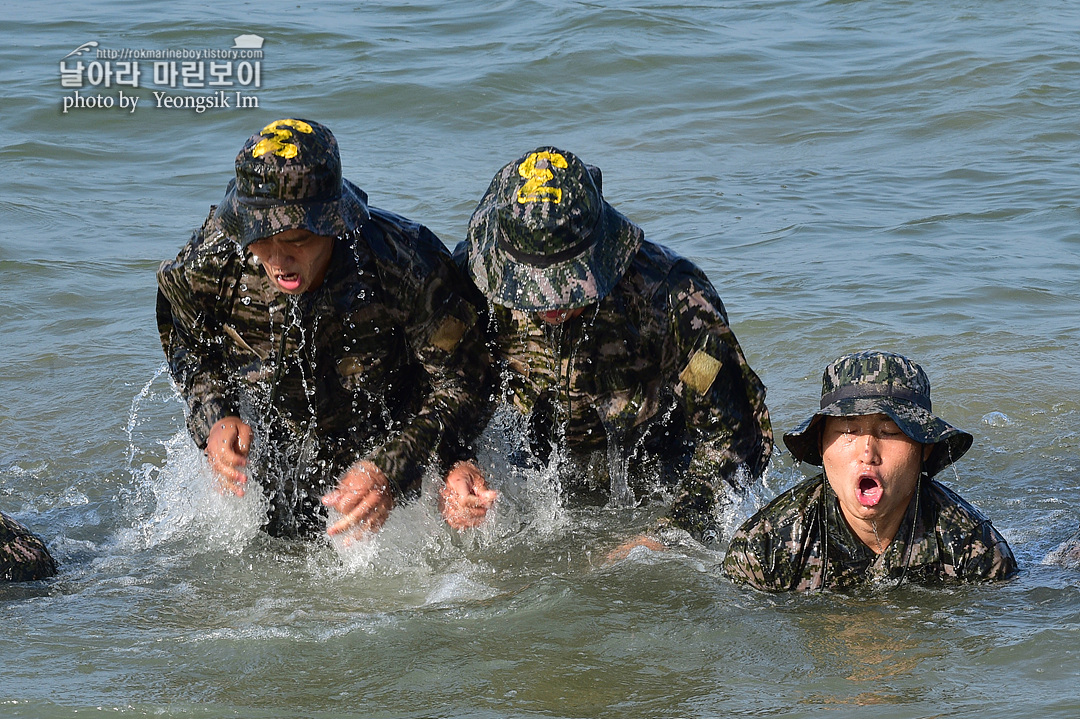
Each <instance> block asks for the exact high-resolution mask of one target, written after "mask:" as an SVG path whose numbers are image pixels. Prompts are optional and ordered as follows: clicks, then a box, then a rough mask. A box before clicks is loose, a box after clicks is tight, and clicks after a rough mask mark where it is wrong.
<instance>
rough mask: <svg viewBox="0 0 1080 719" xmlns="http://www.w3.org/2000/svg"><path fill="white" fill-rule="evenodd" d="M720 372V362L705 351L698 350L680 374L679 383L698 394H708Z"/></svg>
mask: <svg viewBox="0 0 1080 719" xmlns="http://www.w3.org/2000/svg"><path fill="white" fill-rule="evenodd" d="M719 372H720V360H718V359H716V358H715V357H713V356H712V355H711V354H709V353H708V352H706V351H705V350H698V351H696V352H694V354H692V355H690V361H689V362H687V363H686V367H685V368H683V371H682V372H680V373H679V381H681V382H682V383H683V384H685V385H686V386H687V387H689V388H691V389H692V390H694V391H695V392H697V393H698V394H701V395H703V394H706V393H708V391H709V388H710V387H712V383H713V380H715V379H716V375H717V374H718V373H719Z"/></svg>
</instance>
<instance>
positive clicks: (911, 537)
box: [896, 459, 926, 587]
mask: <svg viewBox="0 0 1080 719" xmlns="http://www.w3.org/2000/svg"><path fill="white" fill-rule="evenodd" d="M925 476H926V460H925V459H922V460H920V461H919V478H918V479H917V480H915V511H914V512H912V514H911V531H910V532H908V539H907V546H906V547H904V566H903V568H902V569H901V570H900V578H899V579H897V580H896V586H897V587H899V586H900V585H901V584H903V583H904V578H905V577H907V570H908V565H909V564H911V545H913V544H914V543H915V527H916V526H918V524H919V498H920V497H921V496H922V482H923V477H925Z"/></svg>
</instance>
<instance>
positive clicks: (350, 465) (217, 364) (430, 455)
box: [157, 119, 490, 537]
mask: <svg viewBox="0 0 1080 719" xmlns="http://www.w3.org/2000/svg"><path fill="white" fill-rule="evenodd" d="M472 291H474V290H472V288H471V286H470V284H469V282H468V280H467V279H466V278H464V277H463V276H462V275H461V273H460V272H459V271H458V269H457V268H456V267H455V265H454V264H453V262H452V261H451V258H450V255H449V253H448V252H447V250H446V248H445V247H444V246H443V244H442V243H441V242H440V240H439V239H438V238H437V237H436V236H435V235H434V234H432V232H431V231H429V230H428V229H427V228H426V227H424V226H422V225H419V224H417V223H415V222H412V221H410V220H407V219H405V218H404V217H400V216H398V215H395V214H393V213H390V212H387V211H385V210H380V209H377V208H375V207H371V206H369V205H368V204H367V195H366V194H365V193H364V192H363V191H362V190H360V189H359V188H358V187H356V186H355V185H354V184H352V183H351V182H349V181H348V180H343V179H342V175H341V160H340V156H339V153H338V146H337V141H336V140H335V138H334V135H333V134H332V133H331V132H330V130H329V129H327V128H326V127H324V126H322V125H320V124H318V123H316V122H311V121H307V120H298V119H285V120H278V121H276V122H272V123H270V124H269V125H267V126H266V127H264V128H263V129H262V130H261V131H259V132H258V133H256V134H255V135H253V136H252V137H251V138H250V139H248V141H247V142H246V143H245V144H244V146H243V148H242V149H241V150H240V153H239V154H238V155H237V156H236V177H235V179H233V180H232V181H230V182H229V185H228V188H227V190H226V192H225V196H224V198H223V199H222V200H221V202H220V203H219V204H218V205H217V206H216V207H215V208H212V210H211V212H210V215H209V217H207V219H206V221H205V223H204V224H203V226H202V227H201V228H200V229H199V230H197V231H196V232H195V233H194V235H193V236H192V238H191V240H190V241H189V242H188V244H187V245H186V246H185V247H184V248H183V250H181V252H180V254H179V255H178V256H177V258H176V259H175V260H172V261H170V262H165V263H163V264H162V266H161V268H160V270H159V271H158V301H157V317H158V328H159V331H160V334H161V343H162V346H163V347H164V350H165V355H166V357H167V359H168V363H169V368H170V370H171V373H172V376H173V379H174V380H175V382H176V384H177V385H178V386H179V387H180V390H181V392H182V394H183V396H184V398H185V400H186V401H187V409H188V411H187V425H188V429H189V431H190V433H191V436H192V438H193V439H194V440H195V442H196V444H198V446H199V447H201V448H203V449H204V450H205V453H206V456H207V458H208V459H209V462H210V466H211V467H212V468H213V470H214V473H215V475H216V477H217V479H218V481H219V484H220V487H221V488H222V491H224V492H229V493H232V494H236V495H242V494H243V493H244V492H245V491H247V489H248V488H249V487H250V483H249V482H250V481H251V480H254V481H256V482H257V483H258V485H259V486H260V487H261V491H263V492H265V493H266V494H267V495H268V496H269V499H270V512H269V517H268V521H267V525H266V530H267V531H268V532H269V533H270V534H272V535H276V536H286V537H306V536H311V535H315V534H317V533H318V532H320V531H321V530H322V529H323V527H324V526H325V519H324V517H323V513H324V512H325V509H324V507H325V508H328V509H330V510H333V511H334V512H335V513H336V514H335V515H334V516H335V518H336V521H333V522H332V523H331V524H330V525H329V527H328V529H327V531H328V533H329V534H330V535H335V534H340V533H343V532H348V533H350V534H355V533H358V532H359V533H362V532H365V531H369V530H375V529H378V528H379V527H380V526H381V525H382V524H383V522H385V521H386V519H387V516H388V514H389V512H390V510H391V509H392V508H393V506H394V505H395V504H396V503H398V502H401V501H402V500H403V499H406V498H408V497H410V496H413V495H415V494H416V493H417V490H418V489H419V486H420V482H421V477H422V473H423V470H424V468H425V467H427V466H428V465H433V466H435V467H436V468H437V470H438V471H439V473H440V475H441V474H442V473H445V471H446V470H447V469H448V468H449V467H450V466H451V465H452V464H453V463H454V462H455V461H457V460H460V459H462V458H466V457H468V456H470V450H469V448H468V444H467V443H468V441H469V440H470V434H476V433H477V432H476V427H477V426H478V424H480V422H481V421H482V418H481V415H482V413H483V412H486V405H487V404H488V401H487V397H488V394H489V391H488V390H487V389H486V387H485V383H486V382H487V378H488V376H489V374H490V373H489V367H490V360H489V359H488V354H487V350H486V348H485V346H484V341H483V336H482V332H481V327H480V326H479V325H478V324H477V308H476V307H475V306H474V304H473V303H472V302H471V301H470V300H469V299H467V297H466V295H465V293H467V292H472Z"/></svg>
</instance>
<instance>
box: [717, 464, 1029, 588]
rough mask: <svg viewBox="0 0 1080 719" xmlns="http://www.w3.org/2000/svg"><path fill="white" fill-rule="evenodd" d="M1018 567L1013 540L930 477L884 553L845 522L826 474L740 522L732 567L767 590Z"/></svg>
mask: <svg viewBox="0 0 1080 719" xmlns="http://www.w3.org/2000/svg"><path fill="white" fill-rule="evenodd" d="M1015 572H1016V560H1015V559H1014V558H1013V554H1012V550H1010V549H1009V545H1008V544H1006V542H1005V540H1004V539H1003V538H1002V536H1001V535H1000V534H999V533H998V531H997V530H996V529H994V527H993V525H992V524H991V523H990V520H988V519H987V518H986V517H984V516H983V515H982V514H980V513H979V511H978V510H977V509H975V508H974V507H972V506H971V505H970V504H968V503H967V502H965V501H964V500H963V499H961V498H960V496H959V495H957V494H956V493H955V492H953V491H952V490H950V489H949V488H947V487H945V486H944V485H942V484H940V483H938V482H937V481H935V480H932V479H929V480H928V479H925V478H924V479H923V480H922V481H921V482H920V484H919V490H918V492H917V494H916V496H915V497H913V498H912V501H911V503H910V504H909V505H908V508H907V513H906V514H905V515H904V520H903V522H902V523H901V525H900V530H899V531H898V532H897V533H896V537H895V538H893V540H892V542H890V543H889V546H888V547H886V548H885V551H884V552H883V553H882V554H880V555H877V554H875V553H874V551H873V550H872V549H870V547H868V546H866V545H865V544H863V543H862V541H861V540H860V539H859V538H858V537H857V536H856V535H855V533H854V532H852V531H851V529H849V528H848V525H847V523H846V522H845V521H844V516H843V514H842V513H841V511H840V503H839V501H837V499H836V494H835V493H834V492H833V491H832V488H831V487H830V486H829V483H828V482H827V481H825V477H824V475H818V476H817V477H815V478H814V479H811V480H807V481H806V482H803V483H802V484H800V485H798V486H797V487H794V488H793V489H791V490H788V491H787V492H785V493H783V494H782V495H780V496H779V497H777V498H776V499H774V500H773V501H772V502H770V503H769V504H768V505H767V506H766V507H765V508H764V509H762V510H761V511H760V512H759V513H758V514H756V515H754V517H752V518H751V519H750V521H748V522H747V523H746V524H744V525H743V526H742V527H740V528H739V531H738V532H736V533H735V536H734V538H732V540H731V546H730V547H729V548H728V553H727V556H726V557H725V558H724V573H725V574H727V575H728V576H729V577H731V578H732V579H734V580H736V581H738V582H743V583H746V584H749V585H750V586H752V587H756V588H757V589H762V590H764V591H767V592H787V591H795V592H806V591H812V590H815V589H823V588H827V589H851V588H853V587H856V586H859V585H890V584H900V583H901V582H903V581H908V582H916V583H921V584H933V583H938V582H948V581H961V582H964V581H966V582H978V581H988V580H997V579H1005V578H1007V577H1010V576H1012V575H1013V574H1014V573H1015Z"/></svg>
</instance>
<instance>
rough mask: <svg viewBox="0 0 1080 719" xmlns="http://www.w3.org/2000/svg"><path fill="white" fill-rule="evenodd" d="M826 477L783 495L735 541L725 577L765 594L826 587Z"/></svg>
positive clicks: (726, 561)
mask: <svg viewBox="0 0 1080 719" xmlns="http://www.w3.org/2000/svg"><path fill="white" fill-rule="evenodd" d="M823 490H824V479H823V478H822V477H820V476H819V477H815V478H813V479H811V480H808V481H806V482H803V483H802V484H800V485H798V486H796V487H794V488H792V489H790V490H788V491H786V492H784V493H782V494H780V495H779V496H778V497H776V498H775V499H773V500H772V501H771V502H769V503H768V504H767V505H766V506H765V507H764V508H762V509H761V510H760V511H759V512H757V513H756V514H755V515H754V516H753V517H751V518H750V519H748V520H747V521H746V522H744V523H743V525H742V526H741V527H739V530H738V531H737V532H736V533H735V536H733V537H732V538H731V544H730V545H729V546H728V550H727V554H726V555H725V557H724V569H723V571H724V574H725V575H727V576H728V577H729V578H730V579H731V580H732V581H735V582H738V583H740V584H748V585H750V586H751V587H754V588H755V589H760V590H762V591H765V592H786V591H792V590H796V591H805V590H806V589H808V588H812V587H815V586H820V585H821V580H822V577H821V570H822V554H821V532H820V526H819V525H818V523H817V521H816V520H817V518H818V516H819V514H820V507H821V499H822V492H823Z"/></svg>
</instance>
